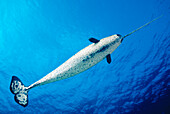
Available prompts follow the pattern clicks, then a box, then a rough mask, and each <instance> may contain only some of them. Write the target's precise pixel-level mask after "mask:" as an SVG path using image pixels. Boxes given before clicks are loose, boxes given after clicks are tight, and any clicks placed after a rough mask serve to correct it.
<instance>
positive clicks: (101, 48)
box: [27, 35, 122, 89]
mask: <svg viewBox="0 0 170 114" xmlns="http://www.w3.org/2000/svg"><path fill="white" fill-rule="evenodd" d="M121 39H122V37H121V36H118V35H112V36H110V37H106V38H103V39H101V40H100V41H99V42H98V43H93V44H91V45H89V46H87V47H85V48H84V49H82V50H80V51H79V52H78V53H76V54H75V55H73V56H72V57H71V58H70V59H68V60H67V61H66V62H64V63H63V64H62V65H60V66H59V67H58V68H56V69H55V70H53V71H52V72H50V73H49V74H47V75H46V76H45V77H43V78H42V79H40V80H38V81H37V82H35V83H33V84H32V85H30V86H29V87H28V88H27V89H31V88H33V87H36V86H39V85H44V84H47V83H51V82H54V81H58V80H62V79H66V78H69V77H72V76H75V75H76V74H79V73H81V72H83V71H85V70H87V69H89V68H91V67H92V66H94V65H96V64H97V63H98V62H100V61H102V60H103V59H104V58H105V57H106V56H107V55H108V54H111V53H112V52H113V51H114V50H115V49H116V48H117V47H118V46H119V45H120V44H121Z"/></svg>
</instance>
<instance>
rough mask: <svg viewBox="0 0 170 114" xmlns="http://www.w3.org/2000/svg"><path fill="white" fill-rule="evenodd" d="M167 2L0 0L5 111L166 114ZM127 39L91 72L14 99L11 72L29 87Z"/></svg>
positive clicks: (0, 103)
mask: <svg viewBox="0 0 170 114" xmlns="http://www.w3.org/2000/svg"><path fill="white" fill-rule="evenodd" d="M169 4H170V1H169V0H150V1H148V0H142V1H136V0H107V1H103V0H81V1H77V0H49V1H45V0H17V1H16V0H15V1H14V0H0V96H1V97H0V113H31V112H35V113H36V112H37V113H46V112H49V113H116V114H117V113H129V114H131V113H137V114H138V113H142V114H144V113H150V114H151V113H154V114H156V113H158V114H164V113H165V114H166V113H168V108H169V107H170V102H169V101H170V97H169V95H170V91H169V89H170V88H169V86H170V82H169V77H170V75H169V72H170V66H169V64H170V60H169V56H170V48H169V46H170V28H169V27H170V21H169V20H170V9H169ZM162 14H163V17H162V18H160V19H159V20H157V21H155V22H153V23H152V24H150V25H149V26H147V27H145V28H143V29H142V30H140V31H138V32H136V33H134V34H133V35H131V36H129V37H127V38H126V39H124V40H123V42H122V44H121V45H120V46H119V47H118V48H117V49H116V50H115V51H114V52H113V53H112V54H111V58H112V62H111V64H108V63H107V62H106V60H103V61H102V62H100V63H99V64H97V65H96V66H94V67H92V68H91V69H89V70H87V71H85V72H83V73H81V74H79V75H77V76H75V77H72V78H69V79H65V80H62V81H58V82H54V83H51V84H47V85H43V86H40V87H36V88H34V89H32V90H30V92H29V95H28V96H29V104H28V106H27V107H25V108H24V107H22V106H20V105H18V104H17V103H16V102H15V101H14V95H13V94H12V93H10V90H9V84H10V81H11V78H12V76H13V75H16V76H18V77H19V78H20V79H21V80H22V81H23V83H24V84H25V85H28V86H29V85H30V84H32V83H34V82H35V81H37V80H39V79H40V78H42V77H43V76H45V75H46V74H47V73H49V72H51V71H52V70H54V69H55V68H56V67H58V66H59V65H61V64H62V63H63V62H64V61H66V60H67V59H68V58H69V57H71V56H72V55H74V54H75V53H76V52H78V51H79V50H81V49H82V48H84V47H85V46H88V45H89V44H91V42H89V41H88V39H89V38H91V37H94V38H96V39H101V38H104V37H107V36H110V35H113V34H121V35H126V34H127V33H129V32H131V31H132V30H134V29H136V28H138V27H140V26H141V25H143V24H145V23H146V22H148V21H150V20H152V19H153V18H155V17H158V16H160V15H162Z"/></svg>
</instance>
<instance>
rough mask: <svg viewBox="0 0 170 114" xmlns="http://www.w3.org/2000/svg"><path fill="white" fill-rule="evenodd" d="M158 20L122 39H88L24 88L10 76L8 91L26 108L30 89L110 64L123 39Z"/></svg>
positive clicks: (112, 37)
mask: <svg viewBox="0 0 170 114" xmlns="http://www.w3.org/2000/svg"><path fill="white" fill-rule="evenodd" d="M158 18H160V17H158ZM158 18H156V19H154V20H152V21H150V22H148V23H146V24H145V25H143V26H141V27H139V28H138V29H136V30H134V31H132V32H131V33H129V34H127V35H125V36H123V37H122V36H121V35H120V34H115V35H112V36H109V37H106V38H103V39H101V40H98V39H95V38H90V39H89V41H90V42H92V44H91V45H89V46H87V47H85V48H84V49H82V50H80V51H79V52H78V53H76V54H75V55H73V56H72V57H71V58H69V59H68V60H67V61H66V62H64V63H63V64H62V65H60V66H59V67H58V68H56V69H55V70H53V71H52V72H50V73H49V74H47V75H46V76H44V77H43V78H41V79H40V80H38V81H37V82H35V83H33V84H31V85H30V86H28V87H26V86H25V85H24V84H23V83H22V82H21V80H20V79H19V78H17V77H16V76H12V80H11V83H10V91H11V92H12V93H13V94H14V95H15V96H14V99H15V101H16V102H17V103H18V104H20V105H21V106H24V107H26V106H27V105H28V91H29V90H30V89H32V88H34V87H37V86H40V85H44V84H48V83H51V82H55V81H59V80H63V79H66V78H69V77H72V76H75V75H76V74H79V73H81V72H83V71H85V70H87V69H89V68H91V67H92V66H94V65H96V64H97V63H99V62H100V61H102V60H103V59H105V58H106V60H107V62H108V63H109V64H110V63H111V57H110V54H111V53H112V52H113V51H114V50H115V49H116V48H117V47H118V46H119V45H120V44H121V43H122V41H123V39H124V38H126V37H127V36H129V35H131V34H133V33H134V32H136V31H138V30H140V29H141V28H143V27H145V26H147V25H149V24H150V23H152V22H153V21H155V20H157V19H158Z"/></svg>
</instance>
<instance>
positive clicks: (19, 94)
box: [10, 76, 28, 107]
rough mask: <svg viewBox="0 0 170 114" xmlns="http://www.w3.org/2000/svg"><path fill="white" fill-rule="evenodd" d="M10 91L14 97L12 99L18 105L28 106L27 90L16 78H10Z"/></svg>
mask: <svg viewBox="0 0 170 114" xmlns="http://www.w3.org/2000/svg"><path fill="white" fill-rule="evenodd" d="M10 91H11V92H12V93H13V94H14V95H15V96H14V99H15V101H16V102H17V103H18V104H20V105H21V106H24V107H26V106H27V105H28V90H27V89H26V87H25V86H24V84H23V83H22V82H21V80H20V79H19V78H18V77H16V76H12V80H11V84H10Z"/></svg>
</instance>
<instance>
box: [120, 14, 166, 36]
mask: <svg viewBox="0 0 170 114" xmlns="http://www.w3.org/2000/svg"><path fill="white" fill-rule="evenodd" d="M162 16H163V15H161V16H159V17H157V18H155V19H153V20H152V21H150V22H148V23H146V24H145V25H143V26H141V27H139V28H137V29H136V30H134V31H132V32H131V33H129V34H127V35H125V36H124V37H123V38H122V39H124V38H125V37H127V36H129V35H131V34H133V33H134V32H136V31H138V30H140V29H141V28H143V27H145V26H147V25H149V24H150V23H152V22H153V21H156V20H157V19H159V18H161V17H162Z"/></svg>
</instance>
